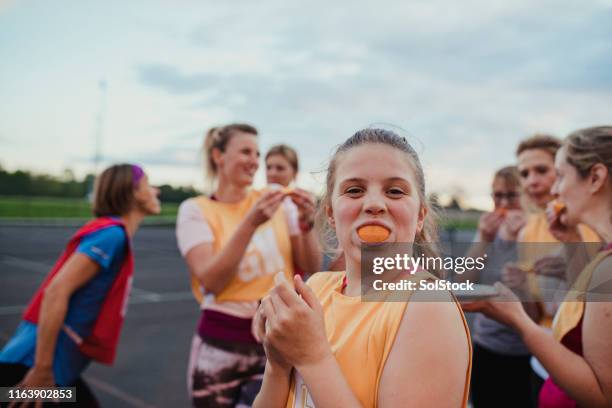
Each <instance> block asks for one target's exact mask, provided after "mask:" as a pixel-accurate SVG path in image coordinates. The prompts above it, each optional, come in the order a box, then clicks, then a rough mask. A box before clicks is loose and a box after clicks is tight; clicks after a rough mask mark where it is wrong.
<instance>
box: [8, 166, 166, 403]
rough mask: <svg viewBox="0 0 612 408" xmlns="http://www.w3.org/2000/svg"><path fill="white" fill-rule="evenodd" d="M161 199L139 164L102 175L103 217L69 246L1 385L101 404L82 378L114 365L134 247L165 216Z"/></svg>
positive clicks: (11, 344) (16, 339)
mask: <svg viewBox="0 0 612 408" xmlns="http://www.w3.org/2000/svg"><path fill="white" fill-rule="evenodd" d="M158 194H159V190H158V189H157V188H154V187H151V186H150V185H149V181H148V178H147V176H146V174H145V173H144V172H143V170H142V168H140V167H139V166H136V165H131V164H121V165H115V166H111V167H109V168H108V169H106V170H104V171H103V172H102V174H101V175H100V176H99V177H98V180H97V183H96V191H95V200H94V208H93V211H94V214H95V215H96V217H97V218H96V219H94V220H92V221H90V222H89V223H87V224H85V225H84V226H83V227H81V229H79V230H78V231H77V232H76V234H75V235H74V236H73V237H72V238H71V240H70V241H69V242H68V245H67V247H66V249H65V251H64V253H63V254H62V255H61V256H60V258H59V259H58V261H57V262H56V264H55V266H54V267H53V269H52V270H51V271H50V272H49V274H48V275H47V277H46V278H45V280H44V281H43V283H42V285H41V286H40V288H39V289H38V291H37V292H36V294H35V295H34V297H33V299H32V300H31V302H30V304H29V306H28V308H27V309H26V311H25V313H24V316H23V321H22V322H21V324H20V325H19V327H18V328H17V331H16V333H15V334H14V335H13V337H12V338H11V339H10V340H9V341H8V343H7V344H6V345H5V346H4V348H3V349H2V351H1V352H0V380H1V384H0V385H1V386H6V387H8V386H14V385H16V384H19V385H21V386H23V387H52V386H55V385H59V386H76V387H77V391H76V392H77V400H78V401H79V404H80V406H88V407H89V406H97V405H98V403H97V401H96V399H95V397H94V395H93V394H92V393H91V391H90V390H89V387H88V386H87V385H86V384H85V383H84V382H83V380H82V379H81V373H82V372H83V371H84V370H85V369H86V368H87V366H88V365H89V363H90V362H91V360H95V361H98V362H101V363H104V364H112V363H113V361H114V359H115V354H116V350H117V343H118V341H119V335H120V332H121V326H122V324H123V318H124V316H125V312H126V307H127V299H128V295H129V291H130V286H131V280H132V273H133V271H134V261H133V256H132V250H131V243H130V241H131V239H132V237H133V236H134V234H135V233H136V230H137V229H138V227H139V225H140V223H141V222H142V220H143V218H144V217H145V216H147V215H152V214H158V213H159V212H160V203H159V200H158V198H157V196H158Z"/></svg>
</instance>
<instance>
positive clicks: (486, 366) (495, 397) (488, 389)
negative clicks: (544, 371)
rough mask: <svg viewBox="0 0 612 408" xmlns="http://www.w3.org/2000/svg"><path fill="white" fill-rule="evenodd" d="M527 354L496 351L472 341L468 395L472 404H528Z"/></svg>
mask: <svg viewBox="0 0 612 408" xmlns="http://www.w3.org/2000/svg"><path fill="white" fill-rule="evenodd" d="M529 359H530V356H508V355H504V354H499V353H495V352H493V351H490V350H488V349H486V348H484V347H482V346H479V345H478V344H476V343H474V357H473V360H472V361H473V362H472V382H471V396H472V404H473V405H474V408H504V407H508V408H529V407H530V406H531V384H530V378H531V366H530V365H529Z"/></svg>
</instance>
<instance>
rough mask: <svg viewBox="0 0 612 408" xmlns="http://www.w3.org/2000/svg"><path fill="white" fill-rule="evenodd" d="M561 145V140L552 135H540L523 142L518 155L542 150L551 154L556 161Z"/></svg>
mask: <svg viewBox="0 0 612 408" xmlns="http://www.w3.org/2000/svg"><path fill="white" fill-rule="evenodd" d="M561 144H562V143H561V140H560V139H558V138H556V137H554V136H552V135H547V134H543V133H538V134H535V135H533V136H531V137H529V138H527V139H525V140H523V141H521V143H519V145H518V147H517V149H516V155H517V156H518V155H520V154H521V153H523V152H524V151H525V150H534V149H540V150H545V151H547V152H548V153H550V154H551V155H552V157H553V159H554V157H555V154H557V150H559V148H560V147H561Z"/></svg>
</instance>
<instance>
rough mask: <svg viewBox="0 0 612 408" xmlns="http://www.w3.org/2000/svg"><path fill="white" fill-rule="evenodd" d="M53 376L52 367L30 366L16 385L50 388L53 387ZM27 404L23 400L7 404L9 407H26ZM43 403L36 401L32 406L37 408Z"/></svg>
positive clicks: (20, 386)
mask: <svg viewBox="0 0 612 408" xmlns="http://www.w3.org/2000/svg"><path fill="white" fill-rule="evenodd" d="M55 386H56V384H55V377H54V376H53V369H52V368H51V367H50V368H39V367H36V366H34V367H32V368H31V369H30V370H29V371H28V372H27V373H26V375H25V376H24V377H23V379H22V380H21V382H20V383H19V384H17V386H16V387H19V388H38V387H40V388H52V387H55ZM27 406H29V402H23V403H17V402H14V403H11V404H10V405H9V408H13V407H27ZM42 406H43V403H42V401H36V402H35V403H34V407H35V408H38V407H42Z"/></svg>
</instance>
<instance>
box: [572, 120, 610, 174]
mask: <svg viewBox="0 0 612 408" xmlns="http://www.w3.org/2000/svg"><path fill="white" fill-rule="evenodd" d="M564 146H565V147H566V155H567V162H568V163H569V164H571V165H572V166H574V167H575V168H576V170H577V171H578V174H580V176H581V177H583V178H585V177H587V176H588V175H589V172H590V171H591V168H592V167H593V166H594V165H595V164H597V163H601V164H603V165H604V166H606V167H607V168H608V179H609V180H611V181H612V126H598V127H591V128H587V129H580V130H577V131H575V132H573V133H571V134H570V135H569V136H568V137H567V139H565V141H564Z"/></svg>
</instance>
